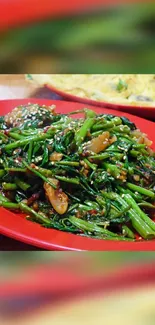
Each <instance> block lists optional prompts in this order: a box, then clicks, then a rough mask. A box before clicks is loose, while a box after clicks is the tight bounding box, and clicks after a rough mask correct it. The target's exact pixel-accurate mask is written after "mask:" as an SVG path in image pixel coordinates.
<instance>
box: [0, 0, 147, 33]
mask: <svg viewBox="0 0 155 325" xmlns="http://www.w3.org/2000/svg"><path fill="white" fill-rule="evenodd" d="M149 1H150V2H151V1H152V0H149ZM139 2H142V0H128V1H126V3H139ZM122 3H124V1H123V0H72V1H70V0H65V1H62V0H57V1H52V0H39V1H37V0H22V1H20V0H1V1H0V5H1V19H0V30H8V29H9V28H12V27H16V26H20V25H21V24H22V25H23V24H25V23H26V24H27V23H31V22H34V21H38V20H43V19H49V18H51V19H53V18H57V17H64V16H67V15H72V14H77V13H81V12H82V13H83V12H86V11H87V12H88V11H91V10H94V9H97V8H99V7H102V8H103V7H105V6H113V5H118V4H122ZM17 13H18V14H17Z"/></svg>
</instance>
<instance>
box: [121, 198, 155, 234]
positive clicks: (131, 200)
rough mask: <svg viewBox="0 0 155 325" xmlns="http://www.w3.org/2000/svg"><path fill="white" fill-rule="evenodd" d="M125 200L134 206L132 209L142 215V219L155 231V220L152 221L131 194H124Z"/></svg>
mask: <svg viewBox="0 0 155 325" xmlns="http://www.w3.org/2000/svg"><path fill="white" fill-rule="evenodd" d="M123 197H124V200H125V201H126V202H127V203H128V204H130V205H131V206H132V209H133V210H134V211H135V212H136V213H137V215H139V216H140V217H141V219H142V220H143V221H144V222H145V223H146V224H147V225H148V226H149V227H150V228H151V229H152V230H153V231H155V222H154V221H152V219H150V218H149V217H148V216H147V215H146V214H145V213H144V212H143V211H142V210H141V209H140V208H139V206H138V205H137V203H136V202H135V201H134V199H133V198H132V196H131V195H129V194H124V195H123Z"/></svg>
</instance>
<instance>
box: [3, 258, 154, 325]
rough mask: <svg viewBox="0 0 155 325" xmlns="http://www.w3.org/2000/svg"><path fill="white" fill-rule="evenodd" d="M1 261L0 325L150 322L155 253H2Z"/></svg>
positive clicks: (150, 324) (143, 324)
mask: <svg viewBox="0 0 155 325" xmlns="http://www.w3.org/2000/svg"><path fill="white" fill-rule="evenodd" d="M0 261H1V263H0V264H1V265H0V324H7V325H11V324H12V325H13V324H21V323H22V324H25V325H28V324H30V325H31V324H37V325H40V324H42V322H43V320H44V322H45V324H51V322H52V321H54V324H55V325H61V324H63V325H64V324H65V325H66V324H69V325H70V324H73V323H74V324H82V325H83V324H86V325H87V324H90V325H93V324H94V323H93V322H92V320H93V321H94V317H97V318H96V319H97V322H98V324H99V325H100V324H103V321H107V322H106V324H107V325H113V324H114V322H113V321H114V319H113V320H112V318H111V315H115V317H116V321H115V324H116V325H117V324H124V321H125V319H124V316H125V317H127V318H126V321H125V323H126V324H127V325H128V324H130V325H131V324H132V325H135V324H136V325H137V324H138V325H153V324H154V310H155V309H154V306H155V303H154V299H153V298H154V297H155V282H154V272H155V253H154V252H115V253H113V252H103V253H102V252H100V253H97V252H96V253H93V252H92V253H87V252H85V253H78V252H77V253H71V252H70V253H69V252H68V253H67V254H66V253H63V252H59V253H57V252H42V253H41V252H24V253H23V252H16V253H14V254H12V252H10V253H9V252H5V253H3V252H1V253H0ZM149 297H150V298H149ZM109 299H110V300H109ZM111 299H112V300H111ZM124 299H125V300H124ZM149 299H150V300H149ZM119 301H120V304H119ZM120 305H121V306H120ZM109 306H110V309H109ZM90 307H91V308H90ZM107 307H108V309H107ZM129 310H130V312H129ZM103 311H104V313H102V312H103ZM127 312H129V314H130V315H128V316H127ZM109 317H110V318H109ZM91 318H92V319H91ZM118 320H119V322H118ZM129 320H130V323H129ZM117 322H118V323H117Z"/></svg>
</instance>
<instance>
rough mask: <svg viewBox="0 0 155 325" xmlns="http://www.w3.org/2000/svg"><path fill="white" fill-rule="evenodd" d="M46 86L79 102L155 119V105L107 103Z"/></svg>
mask: <svg viewBox="0 0 155 325" xmlns="http://www.w3.org/2000/svg"><path fill="white" fill-rule="evenodd" d="M46 87H47V88H48V89H50V90H52V91H53V92H55V93H57V94H58V95H60V96H62V97H64V98H66V99H69V100H71V101H76V102H80V103H86V104H89V105H95V106H98V107H104V108H105V107H107V108H111V109H115V110H119V111H122V112H127V113H130V114H133V115H138V116H140V117H143V118H147V119H150V120H152V121H155V107H148V106H132V105H124V104H113V103H108V102H98V101H96V100H93V99H87V98H82V97H78V96H75V95H71V94H68V93H66V92H65V91H61V90H59V89H57V88H55V87H53V86H50V85H46Z"/></svg>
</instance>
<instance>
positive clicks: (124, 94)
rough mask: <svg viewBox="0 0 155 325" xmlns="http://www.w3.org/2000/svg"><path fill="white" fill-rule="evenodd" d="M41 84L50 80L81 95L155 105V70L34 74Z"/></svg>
mask: <svg viewBox="0 0 155 325" xmlns="http://www.w3.org/2000/svg"><path fill="white" fill-rule="evenodd" d="M31 77H32V79H33V80H34V81H36V82H37V83H39V85H45V84H48V85H49V86H52V87H55V88H57V89H58V90H60V91H63V92H66V93H68V94H71V95H75V96H78V97H81V98H87V99H92V100H95V101H99V102H109V103H113V104H126V105H133V106H155V75H153V74H146V75H140V74H32V75H31Z"/></svg>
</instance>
